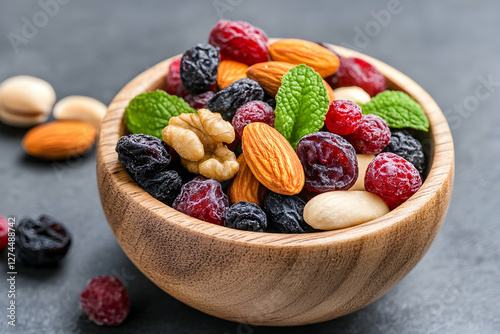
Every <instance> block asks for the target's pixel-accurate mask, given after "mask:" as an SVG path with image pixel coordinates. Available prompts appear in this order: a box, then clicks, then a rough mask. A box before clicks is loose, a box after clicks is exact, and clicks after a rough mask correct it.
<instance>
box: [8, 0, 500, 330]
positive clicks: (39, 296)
mask: <svg viewBox="0 0 500 334" xmlns="http://www.w3.org/2000/svg"><path fill="white" fill-rule="evenodd" d="M54 4H57V6H55V5H54ZM44 8H45V9H44ZM43 13H45V14H43ZM499 13H500V3H499V2H498V1H494V0H482V1H464V0H460V1H451V0H446V1H439V2H438V1H432V2H431V1H426V2H423V1H411V0H401V1H398V0H385V1H368V0H364V1H356V2H354V1H351V2H347V1H328V0H324V1H297V0H294V1H284V0H280V1H272V2H271V1H263V0H259V1H249V0H246V1H245V0H210V1H201V0H199V1H183V2H181V1H170V0H169V1H159V0H158V1H154V0H144V1H132V0H127V1H106V2H104V1H98V0H86V1H83V0H73V1H71V0H57V2H56V0H40V1H6V0H0V81H3V80H5V79H7V78H9V77H11V76H14V75H19V74H27V75H33V76H37V77H40V78H43V79H45V80H47V81H48V82H50V83H51V84H52V85H53V86H54V88H55V90H56V92H57V95H58V98H62V97H64V96H68V95H87V96H91V97H94V98H96V99H99V100H101V101H103V102H104V103H106V104H107V103H109V102H110V101H111V99H112V98H113V96H114V95H115V94H116V93H117V92H118V91H119V90H120V89H121V88H122V87H123V86H124V85H125V84H126V83H127V82H128V81H129V80H131V79H132V78H133V77H134V76H136V75H137V74H139V73H140V72H142V71H144V70H145V69H147V68H148V67H150V66H152V65H154V64H156V63H158V62H159V61H161V60H163V59H166V58H168V57H170V56H173V55H175V54H179V53H182V52H183V51H184V50H186V49H187V48H189V47H191V46H192V45H194V44H195V43H197V42H204V41H206V39H207V35H208V31H209V29H210V28H211V27H212V25H213V24H214V23H215V22H216V21H217V20H219V18H228V19H239V20H244V21H249V22H251V23H253V24H254V25H256V26H258V27H260V28H262V29H264V31H266V32H267V34H268V35H269V36H276V37H297V38H303V39H307V40H312V41H326V42H330V43H334V44H339V45H342V46H346V47H351V48H354V49H356V50H359V51H361V52H364V53H366V54H368V55H371V56H373V57H375V58H378V59H380V60H382V61H384V62H386V63H388V64H390V65H392V66H393V67H395V68H396V69H398V70H400V71H402V72H403V73H405V74H407V75H408V76H410V77H411V78H413V79H414V80H415V81H416V82H417V83H419V84H420V85H421V86H422V87H423V88H424V89H425V90H427V91H428V92H429V93H430V94H431V95H432V96H433V97H434V99H435V100H436V101H437V103H438V104H439V105H440V106H441V108H442V110H443V111H444V112H445V114H446V117H447V118H448V121H449V123H450V127H451V130H452V132H453V136H454V143H455V150H456V178H455V186H454V190H453V196H452V200H451V204H450V208H449V211H448V215H447V217H446V220H445V222H444V224H443V227H442V229H441V231H440V233H439V234H438V236H437V238H436V240H435V242H434V243H433V245H432V247H431V248H430V250H429V251H428V253H427V254H426V255H425V257H424V258H423V259H422V261H421V262H420V263H419V264H418V265H417V266H416V267H415V269H414V270H413V271H412V272H411V273H410V274H409V275H408V276H407V277H406V278H404V279H403V281H402V282H401V283H399V284H398V285H397V286H396V287H395V288H394V289H393V290H392V291H390V292H389V293H387V294H386V295H385V296H384V297H382V298H380V300H378V301H376V302H374V303H373V304H371V305H369V306H367V307H365V308H364V309H362V310H360V311H358V312H355V313H353V314H350V315H347V316H345V317H342V318H340V319H336V320H332V321H329V322H324V323H320V324H315V325H310V326H303V327H296V328H266V327H256V326H246V325H241V324H237V323H231V322H228V321H224V320H220V319H217V318H214V317H211V316H209V315H206V314H204V313H201V312H199V311H196V310H194V309H192V308H190V307H188V306H186V305H184V304H182V303H180V302H179V301H177V300H175V299H173V298H172V297H170V296H169V295H167V294H166V293H163V292H162V291H161V290H160V289H159V288H157V287H156V286H155V285H154V284H153V283H151V282H150V281H149V280H148V279H147V278H146V277H144V276H143V275H142V274H141V273H140V272H139V271H138V270H137V269H136V268H135V267H134V266H133V265H132V263H131V262H130V261H129V260H128V258H127V257H126V256H125V254H124V253H123V252H122V250H121V249H120V247H119V245H118V243H117V242H116V240H115V238H114V236H113V234H112V232H111V230H110V229H109V227H108V225H107V223H106V219H105V217H104V213H103V211H102V208H101V203H100V199H99V194H98V190H97V182H96V171H95V170H96V168H95V166H96V162H95V150H94V151H92V152H91V153H90V154H88V155H86V156H84V157H81V158H76V159H72V160H68V161H63V162H59V163H47V162H41V161H38V160H35V159H32V158H29V157H28V156H26V155H25V153H23V150H22V148H21V140H22V138H23V135H24V133H25V130H22V129H15V128H11V127H7V126H5V125H3V124H0V154H1V155H0V191H1V195H0V215H3V216H8V217H15V218H16V219H20V218H21V217H23V216H38V215H39V214H41V213H46V214H49V215H52V216H54V217H56V218H57V219H59V220H61V221H62V222H64V223H65V224H66V225H67V226H68V227H69V229H70V230H71V232H72V234H73V237H74V240H73V241H74V243H73V245H72V247H71V249H70V252H69V254H68V255H67V257H66V258H65V260H64V261H63V263H62V264H61V265H60V266H59V267H58V268H52V269H43V270H34V269H26V268H21V267H19V268H18V274H17V276H16V305H17V310H16V311H17V313H16V315H17V318H16V327H15V328H14V327H11V326H8V325H7V320H8V319H7V317H6V315H7V310H6V309H7V306H8V303H9V299H8V297H7V291H8V285H7V281H6V276H7V274H6V273H7V265H6V263H7V254H6V252H5V250H4V251H3V252H1V253H0V259H1V261H0V271H1V273H0V277H3V278H2V279H1V280H0V310H1V311H0V333H108V332H109V333H207V334H208V333H235V334H236V333H256V334H264V333H273V332H286V333H384V334H387V333H481V334H495V333H500V242H499V240H500V224H499V223H500V219H499V216H500V215H499V208H500V196H499V193H500V158H499V153H500V152H499V147H500V131H499V129H500V109H499V106H500V60H499V59H500V58H499V57H500V38H499V35H498V34H499V32H500V20H499V19H498V17H499ZM26 22H29V23H31V24H34V23H36V24H37V26H35V28H36V30H35V31H34V30H32V31H27V30H26V28H24V32H23V26H24V25H26V24H27V23H26ZM488 82H489V83H488ZM102 274H109V275H114V276H117V277H119V278H120V279H122V280H123V281H124V282H125V284H126V285H127V289H128V291H129V293H130V296H131V299H132V311H131V313H130V316H129V318H128V319H127V320H126V322H125V323H124V324H123V325H122V326H120V327H117V328H103V327H98V326H96V325H94V324H93V323H91V322H90V321H89V320H88V319H87V318H86V316H85V315H84V314H83V312H82V311H81V310H80V309H79V308H78V295H79V293H80V292H81V290H82V289H83V288H84V287H85V284H86V283H87V281H88V280H89V279H90V278H92V277H94V276H97V275H102Z"/></svg>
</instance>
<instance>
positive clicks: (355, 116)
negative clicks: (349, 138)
mask: <svg viewBox="0 0 500 334" xmlns="http://www.w3.org/2000/svg"><path fill="white" fill-rule="evenodd" d="M361 115H362V113H361V107H360V106H358V105H357V104H356V103H354V102H352V101H348V100H335V101H332V102H330V106H329V108H328V112H327V114H326V118H325V125H326V127H327V128H328V130H329V131H330V132H332V133H336V134H338V135H341V136H345V135H348V134H351V133H353V132H354V131H355V130H356V129H357V128H358V125H359V121H360V120H361Z"/></svg>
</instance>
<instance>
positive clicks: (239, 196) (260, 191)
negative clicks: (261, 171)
mask: <svg viewBox="0 0 500 334" xmlns="http://www.w3.org/2000/svg"><path fill="white" fill-rule="evenodd" d="M238 163H239V165H240V169H239V171H238V174H236V177H235V178H234V179H233V182H232V183H231V186H230V187H229V191H228V195H229V201H230V202H231V204H234V203H238V202H239V201H245V202H249V203H255V204H257V205H259V206H262V202H263V201H264V198H265V197H266V195H267V192H268V191H267V188H266V187H264V186H263V185H262V184H261V183H260V182H259V180H257V178H256V177H255V176H254V175H253V173H252V171H251V170H250V168H249V167H248V164H247V162H246V160H245V154H244V153H242V154H240V156H239V157H238Z"/></svg>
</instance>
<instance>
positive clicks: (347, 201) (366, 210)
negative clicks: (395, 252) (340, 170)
mask: <svg viewBox="0 0 500 334" xmlns="http://www.w3.org/2000/svg"><path fill="white" fill-rule="evenodd" d="M388 212H389V207H388V206H387V204H385V202H384V201H383V200H382V199H381V198H380V197H378V196H377V195H375V194H372V193H369V192H367V191H330V192H326V193H323V194H320V195H318V196H316V197H314V198H313V199H311V200H310V201H309V202H307V204H306V206H305V208H304V220H305V221H306V223H308V224H309V225H311V226H312V227H314V228H315V229H318V230H335V229H339V228H345V227H350V226H354V225H358V224H362V223H366V222H368V221H370V220H373V219H375V218H378V217H380V216H383V215H385V214H386V213H388Z"/></svg>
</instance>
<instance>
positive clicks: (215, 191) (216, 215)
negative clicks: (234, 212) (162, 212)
mask: <svg viewBox="0 0 500 334" xmlns="http://www.w3.org/2000/svg"><path fill="white" fill-rule="evenodd" d="M172 207H173V208H174V209H176V210H178V211H180V212H183V213H185V214H187V215H189V216H191V217H194V218H198V219H201V220H204V221H206V222H209V223H213V224H217V225H224V220H225V216H226V212H227V210H228V209H229V200H228V198H227V196H226V194H224V192H223V191H222V186H221V184H220V183H219V182H217V181H215V180H212V179H206V178H204V177H203V176H198V177H196V178H194V179H193V180H192V181H189V182H188V183H186V184H185V185H183V186H182V188H181V193H180V194H179V196H177V198H176V199H175V202H174V204H173V206H172Z"/></svg>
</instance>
